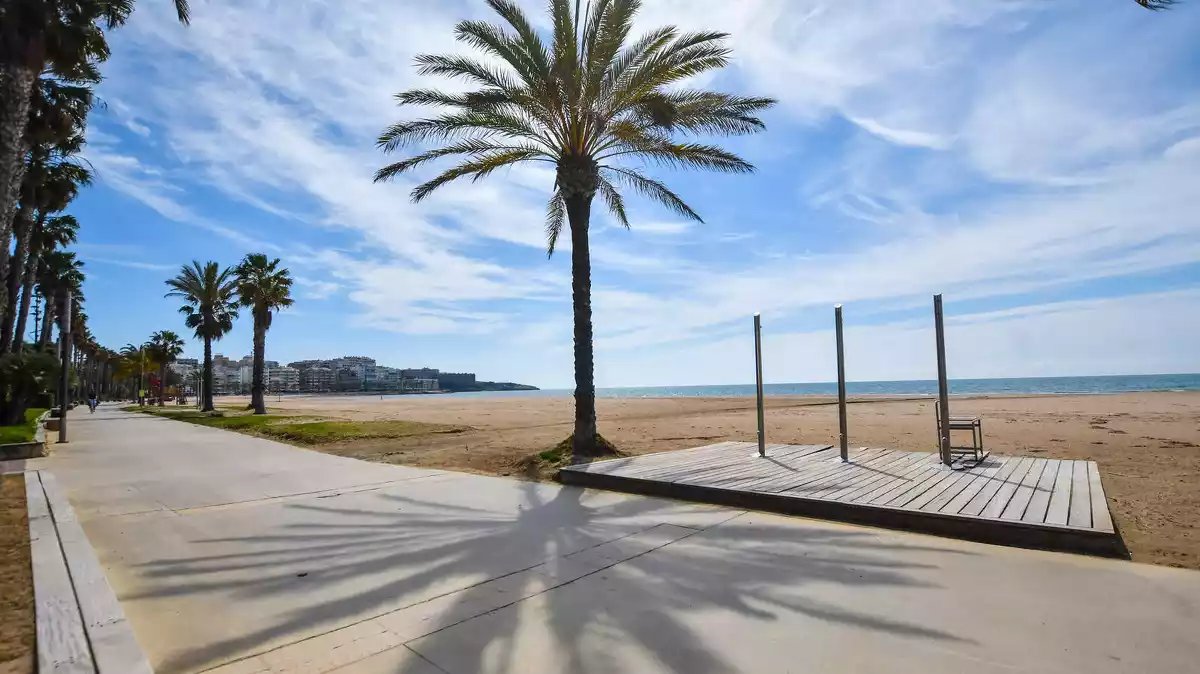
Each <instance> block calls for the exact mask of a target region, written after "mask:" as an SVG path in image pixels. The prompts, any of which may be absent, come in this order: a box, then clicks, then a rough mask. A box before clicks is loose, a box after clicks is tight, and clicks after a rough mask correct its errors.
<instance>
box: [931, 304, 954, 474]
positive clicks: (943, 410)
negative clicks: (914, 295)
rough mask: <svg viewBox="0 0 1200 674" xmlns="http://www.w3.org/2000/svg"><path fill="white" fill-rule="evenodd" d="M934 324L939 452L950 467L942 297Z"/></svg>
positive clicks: (948, 407)
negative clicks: (935, 335)
mask: <svg viewBox="0 0 1200 674" xmlns="http://www.w3.org/2000/svg"><path fill="white" fill-rule="evenodd" d="M933 324H934V329H935V332H936V334H937V368H938V418H939V419H940V423H939V424H938V440H939V443H938V444H939V446H938V452H939V453H940V454H941V455H942V463H944V464H946V465H947V466H949V465H950V463H951V461H950V384H949V382H948V381H947V380H946V327H945V325H944V317H943V314H942V296H941V294H940V293H939V294H937V295H934V296H933Z"/></svg>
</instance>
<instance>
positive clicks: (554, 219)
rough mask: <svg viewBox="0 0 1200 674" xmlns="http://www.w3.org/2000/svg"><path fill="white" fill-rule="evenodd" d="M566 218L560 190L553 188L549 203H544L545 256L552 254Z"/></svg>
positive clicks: (564, 201)
mask: <svg viewBox="0 0 1200 674" xmlns="http://www.w3.org/2000/svg"><path fill="white" fill-rule="evenodd" d="M566 218H567V202H566V200H564V199H563V195H562V192H560V191H558V189H555V190H554V196H552V197H550V203H548V204H546V257H550V256H552V255H554V246H555V245H556V244H557V243H558V235H559V234H561V233H562V228H563V223H564V222H565V221H566Z"/></svg>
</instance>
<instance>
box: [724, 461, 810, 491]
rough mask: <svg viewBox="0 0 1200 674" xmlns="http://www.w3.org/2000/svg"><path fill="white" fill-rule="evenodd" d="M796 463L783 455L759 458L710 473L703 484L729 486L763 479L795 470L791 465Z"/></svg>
mask: <svg viewBox="0 0 1200 674" xmlns="http://www.w3.org/2000/svg"><path fill="white" fill-rule="evenodd" d="M768 456H769V455H768ZM795 463H798V461H795V460H793V459H792V458H791V457H783V458H782V459H776V458H774V457H769V458H757V459H754V460H753V461H750V462H748V465H744V466H737V467H734V468H732V469H730V470H727V471H724V472H722V473H720V474H718V475H710V476H708V477H706V478H705V479H704V481H703V484H705V485H706V486H710V487H722V488H728V487H726V486H725V485H728V484H732V483H735V482H740V481H742V480H753V479H762V478H766V477H770V476H773V475H782V474H784V473H788V472H793V471H794V470H795V469H794V468H792V467H791V466H792V465H793V464H795Z"/></svg>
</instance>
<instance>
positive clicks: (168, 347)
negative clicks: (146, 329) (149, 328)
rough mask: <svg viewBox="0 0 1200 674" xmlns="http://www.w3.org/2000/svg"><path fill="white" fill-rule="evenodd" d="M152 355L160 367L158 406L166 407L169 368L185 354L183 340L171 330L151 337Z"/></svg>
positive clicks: (159, 332)
mask: <svg viewBox="0 0 1200 674" xmlns="http://www.w3.org/2000/svg"><path fill="white" fill-rule="evenodd" d="M150 353H151V354H152V358H153V360H154V364H155V365H157V366H158V406H159V407H162V406H164V405H166V397H167V368H168V367H170V365H171V363H174V362H175V359H176V358H178V357H179V356H181V355H182V354H183V339H182V338H181V337H180V336H179V335H177V334H175V333H174V332H172V331H171V330H159V331H158V332H156V333H154V334H152V335H150Z"/></svg>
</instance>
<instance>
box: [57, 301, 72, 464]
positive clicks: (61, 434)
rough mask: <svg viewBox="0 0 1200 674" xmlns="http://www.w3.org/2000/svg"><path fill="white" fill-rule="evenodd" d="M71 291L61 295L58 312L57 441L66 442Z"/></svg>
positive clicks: (69, 373)
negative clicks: (59, 365)
mask: <svg viewBox="0 0 1200 674" xmlns="http://www.w3.org/2000/svg"><path fill="white" fill-rule="evenodd" d="M71 306H72V302H71V291H70V290H68V291H66V292H64V293H63V297H62V306H61V307H60V310H59V312H58V315H59V319H58V342H59V350H60V354H59V355H60V357H61V358H62V372H61V373H60V376H59V380H58V411H59V415H58V441H59V442H66V441H67V408H68V407H69V406H70V403H71V401H70V397H71V394H70V392H69V391H68V390H67V387H68V386H70V383H71Z"/></svg>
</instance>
